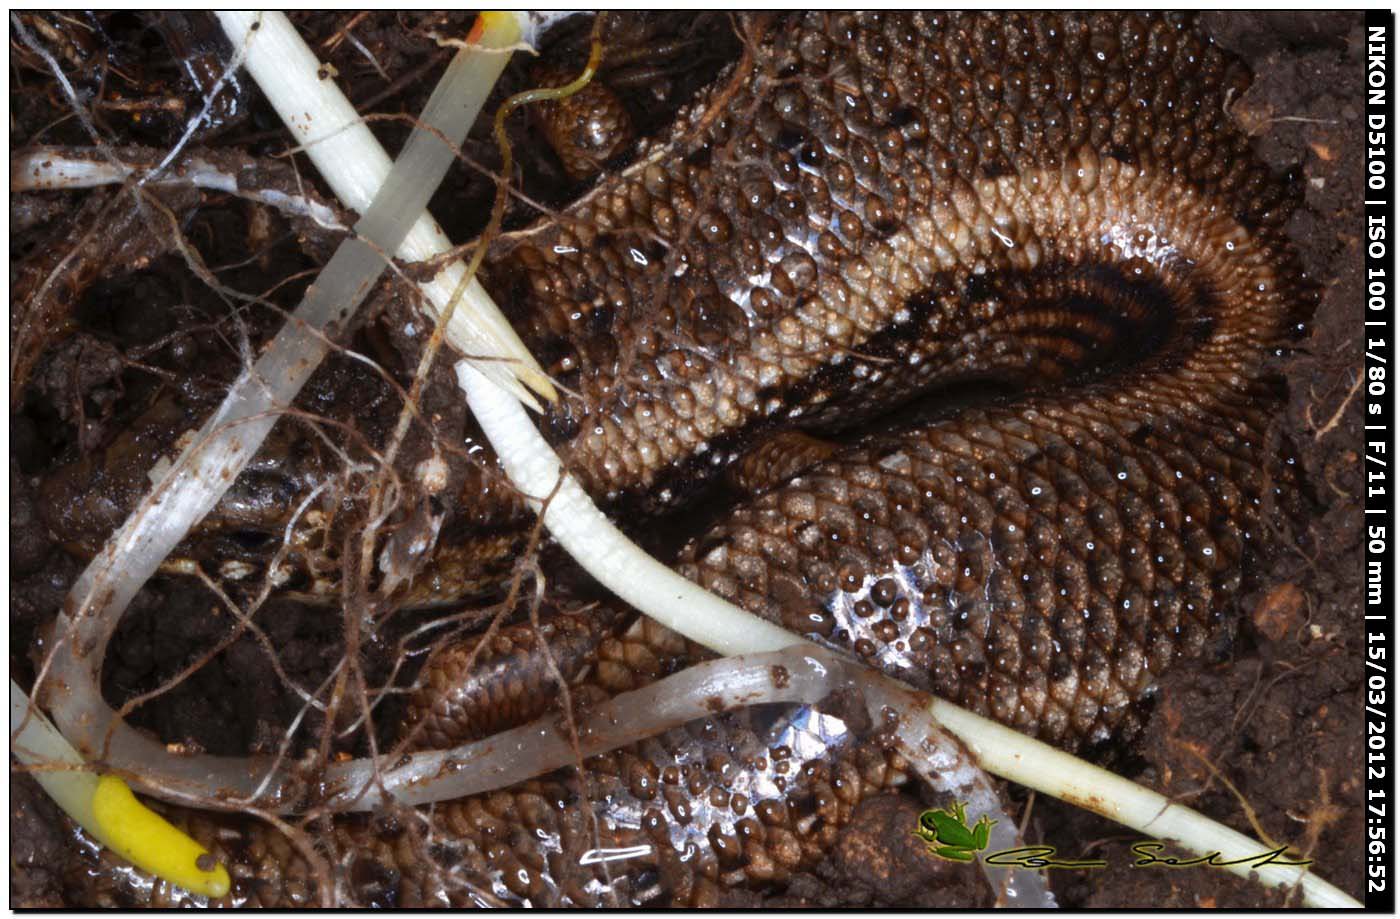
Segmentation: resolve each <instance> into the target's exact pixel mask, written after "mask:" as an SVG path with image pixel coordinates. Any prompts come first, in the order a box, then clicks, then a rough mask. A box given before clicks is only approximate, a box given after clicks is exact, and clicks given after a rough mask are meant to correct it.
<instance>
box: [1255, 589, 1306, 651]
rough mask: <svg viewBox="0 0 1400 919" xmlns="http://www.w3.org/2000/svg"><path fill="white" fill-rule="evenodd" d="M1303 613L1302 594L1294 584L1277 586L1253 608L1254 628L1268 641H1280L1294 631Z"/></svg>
mask: <svg viewBox="0 0 1400 919" xmlns="http://www.w3.org/2000/svg"><path fill="white" fill-rule="evenodd" d="M1302 611H1303V592H1302V591H1301V590H1299V589H1298V587H1297V585H1295V584H1279V585H1278V586H1277V587H1275V588H1274V589H1273V590H1270V591H1269V593H1268V594H1267V595H1266V596H1265V597H1264V599H1263V600H1261V601H1260V602H1259V605H1258V606H1256V607H1255V608H1254V616H1253V619H1254V627H1255V628H1257V629H1258V630H1259V631H1260V632H1261V633H1262V634H1263V635H1264V636H1265V637H1267V638H1268V639H1269V640H1270V641H1282V640H1283V638H1284V636H1286V635H1288V634H1289V633H1290V632H1292V631H1294V630H1295V629H1296V628H1297V627H1298V625H1299V623H1300V620H1299V615H1300V614H1301V613H1302Z"/></svg>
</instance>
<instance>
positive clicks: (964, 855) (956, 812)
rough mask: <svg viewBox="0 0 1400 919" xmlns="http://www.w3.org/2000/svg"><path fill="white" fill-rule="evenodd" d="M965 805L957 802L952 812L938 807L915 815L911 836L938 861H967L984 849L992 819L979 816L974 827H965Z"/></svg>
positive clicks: (992, 824)
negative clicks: (935, 856) (926, 847)
mask: <svg viewBox="0 0 1400 919" xmlns="http://www.w3.org/2000/svg"><path fill="white" fill-rule="evenodd" d="M965 808H966V805H965V804H963V803H961V802H959V803H956V804H954V805H953V812H952V813H949V812H948V811H945V810H941V809H938V808H935V809H932V810H926V811H924V812H923V813H922V814H920V815H919V827H918V829H916V830H915V831H914V835H915V836H917V837H919V838H920V839H922V840H923V841H924V842H925V843H927V844H928V850H929V852H931V853H932V854H934V855H937V856H938V857H939V858H945V859H947V860H948V861H951V862H970V861H973V860H974V859H975V858H976V857H977V853H978V852H981V851H982V850H983V849H985V848H987V840H988V837H989V836H990V835H991V831H992V827H993V826H994V825H995V824H996V821H995V820H988V819H987V815H986V814H983V815H982V819H981V820H978V821H977V825H976V826H972V827H969V826H968V825H967V811H966V809H965Z"/></svg>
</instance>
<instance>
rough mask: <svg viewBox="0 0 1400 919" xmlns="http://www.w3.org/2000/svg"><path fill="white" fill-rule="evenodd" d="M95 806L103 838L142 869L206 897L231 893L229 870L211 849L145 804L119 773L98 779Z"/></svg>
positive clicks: (94, 814)
mask: <svg viewBox="0 0 1400 919" xmlns="http://www.w3.org/2000/svg"><path fill="white" fill-rule="evenodd" d="M92 812H93V816H94V817H96V820H97V828H96V829H97V831H98V835H99V836H100V837H101V839H102V841H103V842H104V843H106V845H107V846H108V847H109V848H110V849H111V850H112V851H113V852H116V853H117V854H118V855H120V856H121V857H122V858H124V859H126V860H127V861H129V862H131V863H132V864H133V865H135V866H136V867H137V868H140V869H141V870H142V871H145V872H148V873H150V874H153V875H155V876H156V877H159V878H161V879H163V880H166V881H169V882H170V883H172V884H178V885H179V886H181V887H183V888H185V889H186V890H188V891H190V892H191V893H197V894H203V895H204V896H206V897H222V896H223V895H224V894H226V893H228V888H229V879H228V871H227V869H225V868H224V866H223V865H222V864H220V863H219V862H217V861H216V860H215V859H214V856H213V855H212V854H211V853H210V852H209V850H208V849H205V848H204V847H203V846H201V845H200V844H199V843H197V842H195V841H194V840H193V839H191V838H190V837H189V836H188V835H186V834H185V833H183V832H181V831H180V830H178V829H176V828H175V827H174V826H172V825H171V824H170V822H169V821H167V820H166V819H165V818H164V817H162V816H160V815H159V814H157V813H156V812H155V811H153V810H151V809H150V808H149V807H147V806H146V805H144V804H142V803H141V802H140V801H139V800H137V798H136V795H134V794H132V793H131V789H130V788H128V787H126V783H125V782H123V781H122V780H121V779H119V778H117V777H116V776H114V775H104V776H102V777H101V778H100V779H98V780H97V791H96V792H94V793H93V796H92Z"/></svg>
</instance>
